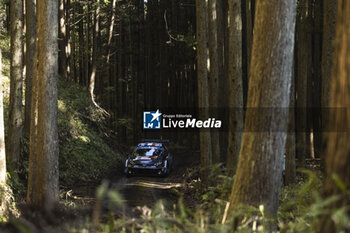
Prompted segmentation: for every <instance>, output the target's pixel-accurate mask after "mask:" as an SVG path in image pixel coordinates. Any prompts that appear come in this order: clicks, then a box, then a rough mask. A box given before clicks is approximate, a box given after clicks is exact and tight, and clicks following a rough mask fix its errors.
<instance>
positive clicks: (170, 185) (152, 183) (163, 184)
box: [125, 180, 182, 189]
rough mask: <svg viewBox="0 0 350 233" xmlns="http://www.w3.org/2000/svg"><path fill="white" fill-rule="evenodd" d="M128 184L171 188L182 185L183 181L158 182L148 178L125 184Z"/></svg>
mask: <svg viewBox="0 0 350 233" xmlns="http://www.w3.org/2000/svg"><path fill="white" fill-rule="evenodd" d="M125 185H126V186H138V187H144V188H155V189H171V188H179V187H181V186H182V184H181V183H172V182H156V181H148V180H139V181H136V182H133V183H128V184H125Z"/></svg>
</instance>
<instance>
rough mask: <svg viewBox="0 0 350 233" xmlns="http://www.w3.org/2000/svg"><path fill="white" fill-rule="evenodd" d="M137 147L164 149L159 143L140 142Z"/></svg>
mask: <svg viewBox="0 0 350 233" xmlns="http://www.w3.org/2000/svg"><path fill="white" fill-rule="evenodd" d="M137 146H138V147H147V146H148V147H150V146H152V147H165V145H164V144H163V143H159V142H141V143H139V144H138V145H137Z"/></svg>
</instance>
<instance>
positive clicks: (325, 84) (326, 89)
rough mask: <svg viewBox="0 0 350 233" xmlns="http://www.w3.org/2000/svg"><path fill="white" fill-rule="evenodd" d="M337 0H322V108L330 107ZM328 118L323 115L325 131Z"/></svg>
mask: <svg viewBox="0 0 350 233" xmlns="http://www.w3.org/2000/svg"><path fill="white" fill-rule="evenodd" d="M337 4H338V1H337V0H324V3H323V42H322V95H321V98H322V99H321V104H322V107H323V108H327V107H329V106H330V105H329V104H330V96H331V80H332V79H331V78H332V77H331V76H332V65H333V59H334V50H335V46H334V39H335V30H336V29H335V28H336V18H337ZM327 124H328V116H327V114H324V116H323V119H322V128H323V129H326V126H327Z"/></svg>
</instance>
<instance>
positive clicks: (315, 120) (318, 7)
mask: <svg viewBox="0 0 350 233" xmlns="http://www.w3.org/2000/svg"><path fill="white" fill-rule="evenodd" d="M322 6H323V2H322V1H315V2H314V7H313V8H314V9H313V12H314V13H313V14H314V23H313V26H314V30H313V56H312V57H313V59H312V67H313V79H312V83H313V87H312V107H313V111H312V129H313V130H312V132H313V145H312V146H311V148H314V156H315V157H316V158H320V155H321V151H322V134H321V124H322V123H321V120H322V111H320V110H321V109H320V107H321V93H322V89H321V84H322V83H321V81H322V77H321V76H322V68H320V67H322V28H323V8H322Z"/></svg>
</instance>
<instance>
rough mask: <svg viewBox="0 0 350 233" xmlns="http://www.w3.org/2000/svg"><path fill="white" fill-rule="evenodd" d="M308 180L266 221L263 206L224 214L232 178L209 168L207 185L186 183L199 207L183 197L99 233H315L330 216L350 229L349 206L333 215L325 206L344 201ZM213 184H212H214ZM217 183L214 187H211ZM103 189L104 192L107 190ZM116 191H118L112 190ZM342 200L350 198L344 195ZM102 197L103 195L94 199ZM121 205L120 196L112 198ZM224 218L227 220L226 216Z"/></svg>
mask: <svg viewBox="0 0 350 233" xmlns="http://www.w3.org/2000/svg"><path fill="white" fill-rule="evenodd" d="M197 173H198V171H195V170H192V171H191V172H189V173H188V176H190V177H192V178H193V177H194V174H197ZM304 173H306V174H307V175H308V179H307V180H306V181H303V182H301V183H299V184H295V185H291V186H287V187H284V188H283V190H282V193H281V196H280V208H279V212H278V219H277V221H274V220H273V219H270V218H267V217H266V216H265V215H264V206H263V205H260V206H258V207H253V206H247V205H241V206H236V207H235V208H234V211H233V212H228V211H227V210H228V208H227V207H228V200H229V197H230V193H231V188H232V183H233V178H232V177H227V176H225V175H224V174H225V170H224V169H223V168H221V166H220V165H215V166H213V169H212V170H211V172H210V177H209V186H208V188H204V189H203V187H202V186H201V185H199V183H200V181H192V182H190V183H188V188H190V189H191V192H192V193H194V194H195V195H194V198H197V199H196V200H195V199H191V202H193V201H195V202H196V203H198V205H196V206H195V207H193V208H189V207H188V206H189V203H188V200H187V201H186V200H185V201H184V199H183V198H184V197H186V198H188V196H189V195H188V193H185V194H182V195H181V197H180V199H179V201H178V203H177V205H175V206H174V207H173V209H170V210H169V209H167V208H166V207H165V206H164V204H163V202H162V201H161V200H160V201H159V202H158V203H157V204H156V205H155V207H154V208H153V209H150V208H148V207H146V206H144V207H138V209H139V210H140V212H141V216H140V217H139V218H132V219H130V218H127V217H124V218H117V219H116V218H114V219H110V218H109V220H108V223H101V224H100V228H99V232H106V233H107V232H170V233H172V232H191V233H192V232H222V233H226V232H271V231H272V230H271V229H275V230H274V232H316V231H317V229H318V225H319V223H320V219H321V217H322V216H324V214H329V213H330V216H331V218H332V220H333V221H334V222H335V223H336V227H337V229H338V230H339V232H341V230H343V229H348V228H349V227H350V224H349V223H350V218H349V215H348V211H349V208H350V207H349V206H343V207H341V208H338V209H335V210H332V211H331V212H329V206H330V205H332V204H333V203H334V202H336V201H338V200H339V199H340V198H344V196H342V197H341V196H332V197H329V198H322V197H321V195H320V191H321V187H322V182H321V180H320V179H319V178H318V174H317V173H313V172H310V171H306V170H305V171H304ZM212 182H216V183H212ZM214 184H216V185H214ZM101 190H105V187H104V188H103V187H102V189H101ZM114 192H116V191H114ZM344 195H347V196H346V197H345V198H349V197H350V193H349V192H347V193H346V194H344ZM98 196H102V195H98ZM116 196H117V197H118V198H117V199H118V200H120V195H119V194H117V195H116ZM226 216H227V217H226Z"/></svg>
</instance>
